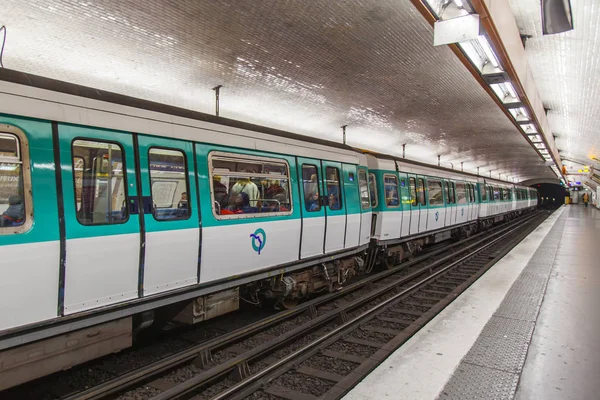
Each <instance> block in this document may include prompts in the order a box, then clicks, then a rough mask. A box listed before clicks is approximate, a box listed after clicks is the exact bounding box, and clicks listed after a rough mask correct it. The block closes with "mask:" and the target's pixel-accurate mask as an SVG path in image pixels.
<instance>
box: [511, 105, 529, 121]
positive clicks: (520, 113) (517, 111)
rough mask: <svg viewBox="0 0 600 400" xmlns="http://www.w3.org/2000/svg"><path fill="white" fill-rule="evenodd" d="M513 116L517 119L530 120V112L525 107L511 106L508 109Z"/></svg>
mask: <svg viewBox="0 0 600 400" xmlns="http://www.w3.org/2000/svg"><path fill="white" fill-rule="evenodd" d="M508 112H510V113H511V114H512V116H513V118H514V119H515V120H516V121H517V122H520V121H530V118H529V113H528V112H527V110H526V109H525V108H524V107H517V108H511V109H509V110H508Z"/></svg>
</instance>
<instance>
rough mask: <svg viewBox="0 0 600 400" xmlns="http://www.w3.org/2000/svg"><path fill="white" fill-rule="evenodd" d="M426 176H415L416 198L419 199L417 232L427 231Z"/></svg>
mask: <svg viewBox="0 0 600 400" xmlns="http://www.w3.org/2000/svg"><path fill="white" fill-rule="evenodd" d="M426 184H427V183H426V178H425V177H424V176H417V200H418V201H419V208H420V212H419V233H422V232H425V231H427V188H426Z"/></svg>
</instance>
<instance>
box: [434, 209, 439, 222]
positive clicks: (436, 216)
mask: <svg viewBox="0 0 600 400" xmlns="http://www.w3.org/2000/svg"><path fill="white" fill-rule="evenodd" d="M439 217H440V212H439V211H436V212H435V222H437V220H438V218H439Z"/></svg>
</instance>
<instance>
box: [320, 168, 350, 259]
mask: <svg viewBox="0 0 600 400" xmlns="http://www.w3.org/2000/svg"><path fill="white" fill-rule="evenodd" d="M321 165H322V169H321V173H322V174H323V183H324V189H325V253H330V252H333V251H338V250H342V249H343V248H344V239H345V236H346V210H345V208H344V201H343V198H342V184H341V182H342V179H341V176H342V173H341V172H342V164H341V163H337V162H331V161H322V162H321Z"/></svg>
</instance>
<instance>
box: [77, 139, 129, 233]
mask: <svg viewBox="0 0 600 400" xmlns="http://www.w3.org/2000/svg"><path fill="white" fill-rule="evenodd" d="M77 141H83V142H96V143H104V144H112V145H115V146H117V147H118V148H119V150H120V151H121V163H122V166H121V169H122V171H123V188H124V192H125V207H124V210H125V217H126V218H124V219H122V220H120V221H119V222H102V223H91V224H88V223H84V222H82V221H81V220H80V219H79V212H78V210H77V184H76V181H75V158H82V157H81V156H75V155H74V154H75V152H74V151H73V150H74V146H75V142H77ZM70 150H71V176H72V178H73V179H71V181H72V182H73V203H74V204H73V205H74V206H75V219H76V220H77V222H78V223H79V224H80V225H82V226H112V225H123V224H126V223H127V222H128V221H129V218H130V217H131V213H130V212H129V191H128V188H129V182H128V178H127V164H126V158H127V156H126V153H125V148H124V147H123V145H122V144H121V143H119V142H116V141H112V140H105V139H98V138H95V137H87V136H77V137H75V138H73V140H71V148H70ZM83 162H84V165H85V158H84V159H83ZM137 179H140V178H139V177H137ZM82 185H83V181H82Z"/></svg>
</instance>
